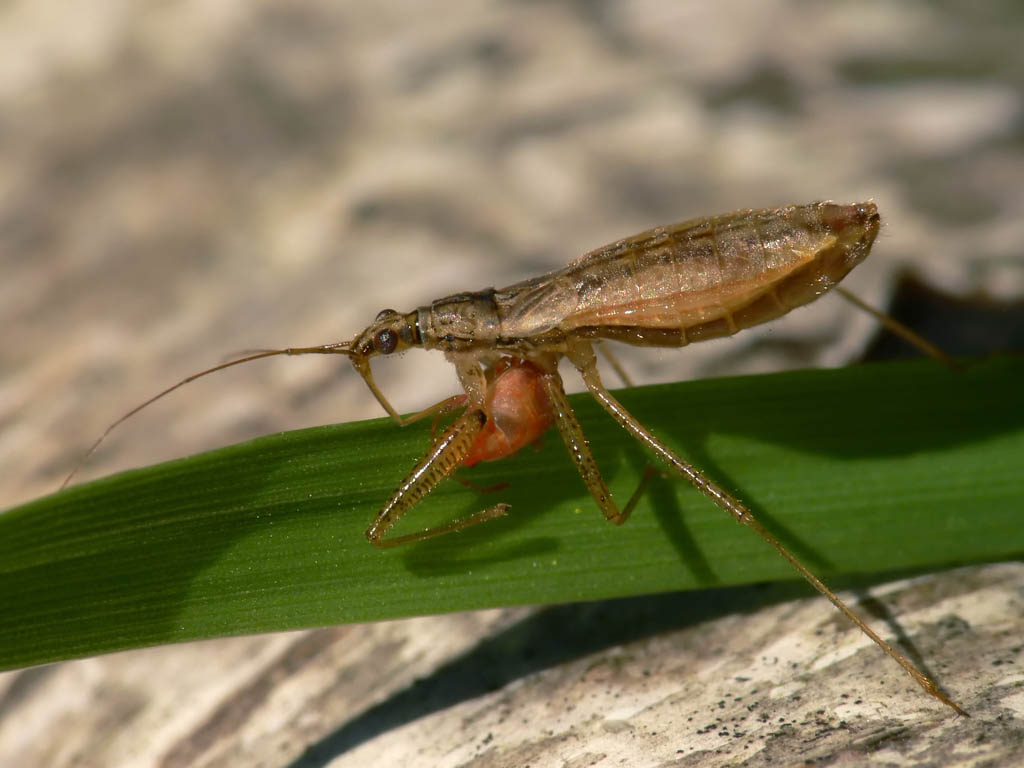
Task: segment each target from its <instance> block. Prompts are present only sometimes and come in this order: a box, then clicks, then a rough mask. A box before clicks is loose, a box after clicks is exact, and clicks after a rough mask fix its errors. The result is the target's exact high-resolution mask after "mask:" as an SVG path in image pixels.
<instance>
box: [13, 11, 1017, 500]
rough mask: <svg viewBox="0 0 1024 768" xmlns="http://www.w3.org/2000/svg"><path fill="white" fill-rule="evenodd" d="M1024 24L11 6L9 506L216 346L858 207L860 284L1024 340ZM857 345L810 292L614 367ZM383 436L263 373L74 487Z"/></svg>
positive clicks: (343, 387)
mask: <svg viewBox="0 0 1024 768" xmlns="http://www.w3.org/2000/svg"><path fill="white" fill-rule="evenodd" d="M1022 34H1024V7H1022V6H1021V5H1020V4H1018V3H1014V2H989V3H973V2H967V1H966V0H961V1H960V2H956V1H955V0H948V1H946V2H939V1H928V2H926V1H924V0H918V1H916V2H915V1H910V0H908V1H906V2H901V3H892V2H887V1H882V0H878V1H871V0H857V1H856V2H853V1H852V0H851V1H850V2H834V3H812V2H803V1H801V0H765V1H764V2H759V3H756V4H755V3H748V2H741V1H740V0H720V1H719V2H715V3H659V2H652V1H651V0H634V1H632V2H601V1H600V0H595V1H593V2H586V1H582V0H581V1H579V2H572V3H559V4H549V3H536V2H525V1H524V2H491V3H475V2H459V1H458V0H451V1H450V2H446V3H444V4H440V5H437V6H430V5H427V4H421V3H413V2H401V0H378V1H377V2H374V3H334V2H326V1H319V2H318V1H316V0H306V1H305V2H273V1H268V2H261V3H256V4H254V3H249V2H237V1H235V2H231V1H230V0H225V1H223V2H218V3H203V2H178V3H138V2H126V1H125V0H95V1H94V2H91V3H88V4H68V3H62V2H55V1H54V0H32V1H31V2H29V1H28V0H21V1H16V2H9V3H5V4H3V7H2V9H0V270H2V272H0V329H2V331H0V339H2V343H0V508H7V507H10V506H13V505H15V504H18V503H20V502H24V501H28V500H30V499H32V498H34V497H37V496H39V495H42V494H45V493H49V492H52V491H53V490H55V489H56V487H57V485H58V484H59V482H60V480H61V478H62V477H63V475H64V474H66V472H67V471H68V470H69V469H70V468H71V466H72V465H73V463H74V461H75V460H76V458H77V457H78V456H79V455H80V454H81V452H82V451H83V450H84V449H85V448H86V447H87V446H88V445H89V444H90V442H91V441H92V440H93V439H94V438H95V437H96V436H97V435H98V434H99V433H100V432H101V431H102V430H103V428H104V427H105V426H106V425H107V424H109V423H110V422H111V421H113V420H114V419H115V418H117V417H118V416H119V415H121V414H122V413H123V412H124V411H126V410H127V409H128V408H130V407H132V406H133V405H135V404H137V403H138V402H140V401H142V400H144V399H145V398H147V397H149V396H150V395H152V394H154V393H155V392H157V391H159V390H160V389H162V388H163V387H165V386H167V385H169V384H171V383H173V382H174V381H176V380H178V379H180V378H182V377H183V376H185V375H188V374H190V373H193V372H195V371H197V370H199V369H202V368H205V367H207V366H210V365H213V364H216V363H217V362H220V361H221V360H223V359H224V358H225V357H227V356H229V355H231V354H232V353H235V352H238V351H240V350H245V349H250V348H259V347H279V346H287V345H307V344H316V343H326V342H333V341H339V340H347V339H350V338H352V337H353V336H354V335H355V334H356V333H357V332H358V331H359V330H361V329H362V328H363V327H364V326H365V325H366V324H367V323H369V322H370V320H371V319H372V318H373V317H374V315H375V314H376V313H377V312H378V311H379V310H381V309H383V308H385V307H393V308H396V309H399V310H408V309H411V308H413V307H415V306H417V305H418V304H421V303H425V302H427V301H429V300H431V299H433V298H438V297H440V296H443V295H446V294H449V293H452V292H456V291H461V290H466V289H479V288H483V287H486V286H502V285H505V284H508V283H511V282H514V281H517V280H520V279H523V278H526V277H530V276H533V275H537V274H540V273H543V272H546V271H548V270H551V269H554V268H557V267H560V266H562V265H564V264H565V263H567V262H569V261H570V260H572V259H574V258H576V257H577V256H578V255H580V254H581V253H583V252H585V251H588V250H590V249H592V248H595V247H597V246H600V245H602V244H604V243H606V242H609V241H612V240H615V239H617V238H619V237H623V236H627V235H630V234H633V233H635V232H638V231H640V230H643V229H646V228H649V227H651V226H655V225H659V224H667V223H671V222H675V221H679V220H682V219H687V218H692V217H695V216H701V215H707V214H713V213H721V212H726V211H730V210H733V209H737V208H752V207H762V206H775V205H782V204H787V203H794V202H800V203H802V202H810V201H813V200H818V199H834V200H837V201H842V202H851V201H858V200H863V199H868V198H872V199H874V200H875V201H876V202H877V203H878V205H879V208H880V210H881V212H882V216H883V222H884V228H883V231H882V234H881V236H880V237H879V240H878V242H877V244H876V247H875V250H874V252H873V254H872V256H871V258H870V259H869V260H868V261H867V262H866V263H865V264H864V265H863V266H861V267H859V268H858V269H857V271H856V272H855V273H854V274H853V275H851V277H850V278H849V280H848V282H847V285H848V287H850V288H851V289H852V290H854V291H855V292H857V293H858V294H859V295H860V296H861V297H862V298H864V299H866V300H867V301H869V302H871V303H873V304H875V305H877V306H881V307H896V310H897V311H898V313H899V314H901V316H902V317H904V319H906V320H907V321H908V322H909V323H911V324H914V325H915V327H918V328H920V329H923V330H924V331H925V332H926V333H929V334H930V335H932V337H933V338H934V340H936V341H938V342H939V343H940V344H943V345H944V346H946V347H947V349H948V350H949V351H951V352H953V353H958V354H982V353H985V352H986V351H989V350H991V349H1008V348H1013V347H1016V348H1017V349H1019V348H1020V345H1021V344H1022V343H1024V338H1022V330H1021V329H1022V327H1024V319H1022V316H1024V309H1022V303H1021V297H1022V296H1024V259H1022V255H1024V113H1022V97H1024V48H1022V46H1021V44H1020V41H1021V39H1022ZM876 337H877V329H876V325H875V323H874V322H873V321H872V320H871V318H869V317H867V316H865V315H863V314H862V313H858V312H857V311H856V310H854V309H853V308H852V307H850V306H848V305H847V304H846V303H845V302H843V301H842V300H841V299H839V298H838V297H828V298H826V299H825V300H823V301H821V302H818V303H817V304H815V305H814V306H812V307H809V308H807V309H805V310H801V311H799V312H795V313H793V314H792V315H790V316H788V317H787V318H784V319H783V320H781V321H779V322H776V323H773V324H771V325H770V326H768V327H765V328H762V329H758V330H757V331H749V332H744V333H743V334H741V335H740V336H738V337H735V338H733V339H731V340H725V341H721V342H715V343H710V344H706V345H697V346H693V347H688V348H686V349H684V350H681V351H678V350H668V351H639V352H637V353H631V352H628V351H627V353H624V354H623V357H624V358H626V359H625V362H626V363H627V367H628V368H629V370H630V371H631V373H632V374H633V376H634V377H635V378H636V380H637V381H639V382H642V383H645V382H653V381H669V380H681V379H686V378H693V377H707V376H721V375H728V374H733V373H739V372H755V371H768V370H776V369H780V368H789V367H806V366H822V365H828V366H834V365H843V364H846V363H848V362H851V361H855V360H858V359H861V358H863V357H864V356H866V355H870V354H872V351H873V350H874V351H877V350H878V346H877V344H878V342H877V338H876ZM435 358H436V359H435ZM376 370H377V372H378V381H379V382H380V383H381V385H382V388H383V389H384V391H385V392H387V393H388V394H389V395H390V396H391V397H392V398H393V402H394V403H395V404H396V405H397V406H398V407H399V409H400V410H406V411H408V410H412V409H415V408H419V407H423V406H425V405H427V404H429V403H432V402H434V401H436V400H439V399H441V398H443V397H446V396H448V395H450V394H453V393H454V392H455V391H456V383H455V378H454V375H453V373H452V372H451V371H450V366H448V365H446V364H445V363H444V361H443V360H442V359H441V358H440V356H439V355H436V354H435V355H430V354H424V353H422V352H412V353H410V354H408V355H406V356H404V357H403V358H401V359H399V360H395V361H388V362H385V363H381V364H379V365H378V366H377V368H376ZM567 378H568V382H567V383H568V385H569V387H570V388H571V389H579V385H578V382H577V381H576V380H575V378H574V377H572V376H569V377H567ZM610 381H614V380H613V379H610ZM381 415H383V414H382V413H381V411H380V408H379V406H377V405H376V403H375V402H374V401H373V399H372V398H371V396H370V395H369V393H368V392H367V391H366V389H365V387H364V385H363V384H362V382H361V381H360V380H359V379H358V378H357V377H356V376H354V375H353V372H352V371H351V369H350V368H349V366H348V365H347V364H345V363H344V361H340V360H331V359H322V358H321V359H290V360H284V359H282V360H271V361H261V362H258V363H255V364H253V365H250V366H244V367H242V368H239V369H235V370H233V371H231V372H225V373H222V374H219V375H217V376H215V377H212V378H209V379H206V380H204V381H202V382H198V383H196V384H193V385H191V386H190V387H188V388H186V389H185V390H184V391H181V392H178V393H175V394H174V395H173V396H171V397H170V398H167V399H166V400H164V401H163V402H161V403H160V404H158V405H156V406H154V407H152V408H151V409H149V410H148V411H146V412H145V413H143V414H142V415H140V416H139V417H137V418H135V419H134V420H133V421H132V422H131V423H129V424H128V425H126V426H125V427H123V428H122V429H120V430H119V431H118V432H117V433H115V435H114V436H112V437H111V439H110V440H109V442H108V443H107V444H106V445H105V446H104V447H103V449H102V450H101V451H100V452H99V453H98V454H97V455H96V456H95V457H94V458H93V459H92V461H90V463H89V464H88V466H87V467H86V468H85V469H84V471H83V472H82V474H81V476H80V478H79V479H80V480H84V479H88V478H92V477H98V476H101V475H105V474H109V473H111V472H113V471H117V470H121V469H125V468H128V467H132V466H140V465H145V464H150V463H153V462H156V461H160V460H165V459H170V458H173V457H177V456H182V455H187V454H190V453H193V452H196V451H200V450H205V449H209V448H213V447H217V446H220V445H225V444H230V443H234V442H237V441H239V440H241V439H245V438H250V437H255V436H258V435H262V434H266V433H269V432H272V431H276V430H285V429H294V428H299V427H303V426H309V425H314V424H323V423H328V422H337V421H346V420H350V419H357V418H367V417H375V416H381ZM681 418H684V417H681ZM410 460H411V459H410ZM396 471H398V469H396Z"/></svg>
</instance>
